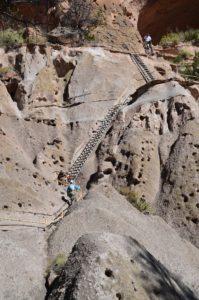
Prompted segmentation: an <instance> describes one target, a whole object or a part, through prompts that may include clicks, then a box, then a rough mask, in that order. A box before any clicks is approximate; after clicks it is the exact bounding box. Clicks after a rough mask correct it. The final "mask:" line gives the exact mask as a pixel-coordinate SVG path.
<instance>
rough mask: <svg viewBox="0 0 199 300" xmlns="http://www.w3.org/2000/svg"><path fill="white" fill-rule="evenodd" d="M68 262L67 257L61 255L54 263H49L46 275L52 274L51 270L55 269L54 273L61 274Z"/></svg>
mask: <svg viewBox="0 0 199 300" xmlns="http://www.w3.org/2000/svg"><path fill="white" fill-rule="evenodd" d="M66 261H67V257H66V256H65V255H64V254H62V253H60V254H58V255H57V256H56V258H55V259H54V260H53V262H51V263H50V262H49V264H48V267H47V270H46V273H47V274H48V273H50V270H51V269H53V271H54V272H55V273H56V274H59V273H60V271H61V269H62V268H63V266H64V265H65V263H66Z"/></svg>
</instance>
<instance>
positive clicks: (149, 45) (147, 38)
mask: <svg viewBox="0 0 199 300" xmlns="http://www.w3.org/2000/svg"><path fill="white" fill-rule="evenodd" d="M144 46H145V49H148V50H150V51H151V54H153V49H152V38H151V36H150V34H149V33H147V35H145V37H144Z"/></svg>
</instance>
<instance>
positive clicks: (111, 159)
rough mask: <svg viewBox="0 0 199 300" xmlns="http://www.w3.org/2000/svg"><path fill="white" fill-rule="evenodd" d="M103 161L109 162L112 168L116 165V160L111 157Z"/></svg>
mask: <svg viewBox="0 0 199 300" xmlns="http://www.w3.org/2000/svg"><path fill="white" fill-rule="evenodd" d="M105 161H110V162H111V163H112V164H113V166H115V164H116V159H115V157H113V156H109V157H107V158H106V159H105Z"/></svg>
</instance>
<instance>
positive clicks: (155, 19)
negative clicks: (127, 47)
mask: <svg viewBox="0 0 199 300" xmlns="http://www.w3.org/2000/svg"><path fill="white" fill-rule="evenodd" d="M198 11H199V1H197V0H176V1H173V0H168V1H165V0H150V1H147V4H146V5H145V6H144V7H143V9H142V10H141V13H140V15H139V19H138V30H139V32H140V34H141V35H142V36H144V35H145V34H146V33H150V34H151V35H152V36H153V41H154V43H155V44H157V43H158V42H159V41H160V39H161V37H162V35H164V34H166V33H168V32H171V31H176V30H187V29H190V28H199V18H198Z"/></svg>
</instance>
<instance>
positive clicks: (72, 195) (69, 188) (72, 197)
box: [64, 180, 81, 204]
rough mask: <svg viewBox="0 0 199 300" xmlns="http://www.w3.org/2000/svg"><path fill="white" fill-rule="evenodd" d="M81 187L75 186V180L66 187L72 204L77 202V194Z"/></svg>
mask: <svg viewBox="0 0 199 300" xmlns="http://www.w3.org/2000/svg"><path fill="white" fill-rule="evenodd" d="M80 189H81V188H80V186H79V185H77V184H75V183H74V181H73V180H70V184H69V185H68V186H66V187H64V190H65V191H66V192H67V196H68V197H69V198H70V200H71V204H72V202H73V201H76V200H77V199H76V192H77V191H80Z"/></svg>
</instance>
